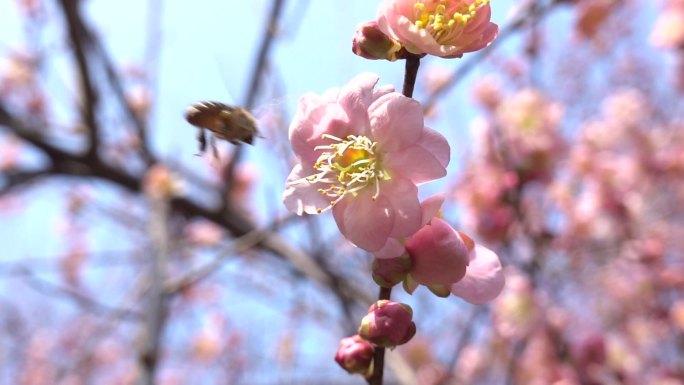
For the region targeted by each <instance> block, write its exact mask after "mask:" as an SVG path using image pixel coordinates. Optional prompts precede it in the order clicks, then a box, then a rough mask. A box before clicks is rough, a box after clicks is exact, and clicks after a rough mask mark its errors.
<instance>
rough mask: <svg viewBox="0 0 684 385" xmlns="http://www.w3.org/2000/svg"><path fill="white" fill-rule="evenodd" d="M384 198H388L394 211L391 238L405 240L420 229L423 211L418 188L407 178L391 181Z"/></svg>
mask: <svg viewBox="0 0 684 385" xmlns="http://www.w3.org/2000/svg"><path fill="white" fill-rule="evenodd" d="M382 196H386V197H387V199H389V201H390V205H391V206H392V209H393V210H394V226H392V231H391V232H390V236H391V237H394V238H404V237H408V236H409V235H411V234H413V233H415V232H416V231H418V229H419V228H420V220H421V218H422V211H421V209H420V202H419V201H418V188H417V187H416V185H414V184H413V183H411V181H410V180H408V179H405V178H395V179H392V180H391V181H389V183H388V184H387V187H385V189H384V193H383V194H382Z"/></svg>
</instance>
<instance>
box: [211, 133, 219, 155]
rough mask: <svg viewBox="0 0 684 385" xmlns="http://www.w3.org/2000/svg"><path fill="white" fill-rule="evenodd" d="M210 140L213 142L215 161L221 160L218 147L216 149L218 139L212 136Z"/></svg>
mask: <svg viewBox="0 0 684 385" xmlns="http://www.w3.org/2000/svg"><path fill="white" fill-rule="evenodd" d="M209 140H210V141H211V153H212V154H213V155H214V158H215V159H219V152H218V147H216V137H215V136H214V135H212V136H211V138H210V139H209Z"/></svg>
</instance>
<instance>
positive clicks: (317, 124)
mask: <svg viewBox="0 0 684 385" xmlns="http://www.w3.org/2000/svg"><path fill="white" fill-rule="evenodd" d="M348 130H349V121H348V118H347V116H346V114H345V112H344V110H343V109H342V108H340V106H339V105H338V104H335V103H327V102H323V101H322V98H320V97H318V96H316V95H312V94H311V95H304V96H302V98H301V99H300V100H299V106H298V109H297V112H296V113H295V117H294V119H293V120H292V123H291V124H290V133H289V137H290V143H291V144H292V150H294V152H295V154H296V155H297V156H298V157H299V158H300V159H301V160H302V161H304V162H306V163H311V164H313V163H314V162H315V161H316V159H317V158H318V154H317V153H316V152H315V151H314V149H315V148H316V146H320V145H322V144H323V138H322V135H323V134H324V133H327V134H329V135H333V136H337V137H344V136H346V135H347V132H348Z"/></svg>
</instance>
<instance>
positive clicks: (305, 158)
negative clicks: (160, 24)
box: [283, 73, 450, 251]
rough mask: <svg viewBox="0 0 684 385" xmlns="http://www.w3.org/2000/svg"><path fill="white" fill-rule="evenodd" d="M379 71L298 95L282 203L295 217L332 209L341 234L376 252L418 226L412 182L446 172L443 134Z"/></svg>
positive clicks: (419, 216) (446, 148)
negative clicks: (291, 162)
mask: <svg viewBox="0 0 684 385" xmlns="http://www.w3.org/2000/svg"><path fill="white" fill-rule="evenodd" d="M377 81H378V76H377V75H374V74H368V73H367V74H362V75H359V76H357V77H356V78H354V79H353V80H352V81H351V82H349V84H347V85H346V86H344V87H342V89H339V90H338V89H334V90H330V91H328V92H326V93H324V94H323V95H320V96H319V95H314V94H307V95H305V96H303V97H302V99H301V100H300V102H299V107H298V110H297V113H296V115H295V118H294V120H293V122H292V124H291V125H290V134H289V137H290V142H291V143H292V148H293V150H294V153H295V155H296V159H297V164H296V165H295V166H294V168H293V169H292V172H291V173H290V176H289V177H288V179H287V183H286V187H285V192H284V193H283V201H284V203H285V206H286V207H287V208H288V210H290V211H292V212H294V213H297V214H298V215H301V214H303V213H307V214H318V213H322V212H324V211H327V210H332V212H333V216H334V218H335V221H336V222H337V225H338V227H339V229H340V231H341V232H342V234H343V235H344V236H345V237H346V238H347V239H348V240H349V241H351V242H352V243H354V244H355V245H356V246H358V247H360V248H362V249H365V250H368V251H378V250H380V249H383V248H385V247H386V244H388V243H390V244H393V245H394V246H397V245H396V242H397V241H396V239H402V238H405V237H408V236H410V235H412V234H413V233H415V232H416V231H418V229H419V228H420V227H421V222H422V211H421V206H420V202H419V201H418V189H417V187H416V186H417V185H418V184H421V183H424V182H428V181H432V180H435V179H437V178H441V177H443V176H444V175H446V166H447V164H448V163H449V158H450V148H449V144H448V143H447V141H446V139H445V138H444V137H443V136H442V135H440V134H439V133H437V132H436V131H434V130H432V129H430V128H427V127H425V126H424V124H423V114H422V108H421V106H420V104H419V103H418V102H417V101H415V100H413V99H411V98H408V97H405V96H403V95H401V94H399V93H397V92H393V91H394V89H393V88H392V87H391V86H389V87H388V86H385V87H380V88H378V89H374V87H375V84H376V83H377Z"/></svg>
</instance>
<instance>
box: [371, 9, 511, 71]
mask: <svg viewBox="0 0 684 385" xmlns="http://www.w3.org/2000/svg"><path fill="white" fill-rule="evenodd" d="M490 19H491V8H490V6H489V0H440V1H421V0H385V1H384V2H383V3H381V4H380V5H379V6H378V11H377V18H376V21H377V23H378V28H379V29H380V30H381V31H382V32H384V33H385V34H386V35H387V36H389V37H390V38H392V39H395V40H397V41H398V42H399V43H400V44H402V45H403V46H404V48H405V49H406V50H407V51H409V52H411V53H413V54H417V55H423V54H430V55H435V56H440V57H445V58H453V57H460V56H462V55H463V54H464V53H467V52H473V51H477V50H479V49H482V48H484V47H486V46H488V45H489V44H490V43H491V42H492V41H493V40H494V39H495V38H496V36H497V35H498V32H499V27H498V26H497V25H496V24H494V23H492V22H491V21H490Z"/></svg>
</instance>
